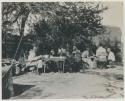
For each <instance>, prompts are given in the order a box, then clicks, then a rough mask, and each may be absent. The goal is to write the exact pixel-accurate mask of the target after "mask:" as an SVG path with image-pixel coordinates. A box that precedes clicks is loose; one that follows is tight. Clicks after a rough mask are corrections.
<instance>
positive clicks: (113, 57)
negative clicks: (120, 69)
mask: <svg viewBox="0 0 125 101" xmlns="http://www.w3.org/2000/svg"><path fill="white" fill-rule="evenodd" d="M108 60H112V61H115V55H114V53H113V52H111V51H110V52H109V54H108Z"/></svg>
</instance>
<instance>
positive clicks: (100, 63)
mask: <svg viewBox="0 0 125 101" xmlns="http://www.w3.org/2000/svg"><path fill="white" fill-rule="evenodd" d="M90 50H91V49H90V48H89V47H87V48H86V49H85V50H84V51H83V52H81V51H80V50H79V49H78V48H77V47H76V46H73V49H72V52H69V51H67V50H66V49H65V48H63V47H61V48H59V49H58V56H60V57H67V59H69V61H70V60H71V59H74V61H75V62H74V63H73V65H72V67H74V68H75V70H78V66H80V65H81V64H82V68H84V69H85V65H84V64H88V68H107V67H111V66H112V65H113V63H114V61H115V55H114V53H113V51H112V50H111V48H107V49H106V48H104V47H103V45H101V44H100V45H99V46H98V48H97V50H96V53H94V52H93V53H92V54H90ZM54 54H55V51H54V50H51V51H50V56H54ZM37 67H38V71H39V74H40V73H41V72H42V70H44V69H43V68H45V61H44V59H42V58H40V59H39V60H38V61H37ZM67 68H69V67H67ZM80 68H81V67H80ZM44 72H45V71H44Z"/></svg>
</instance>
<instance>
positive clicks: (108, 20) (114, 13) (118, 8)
mask: <svg viewBox="0 0 125 101" xmlns="http://www.w3.org/2000/svg"><path fill="white" fill-rule="evenodd" d="M103 5H104V6H107V7H108V8H109V9H108V10H106V11H105V12H104V13H103V14H102V17H103V20H102V23H103V24H104V25H111V26H117V27H120V28H121V31H123V3H122V2H104V3H103Z"/></svg>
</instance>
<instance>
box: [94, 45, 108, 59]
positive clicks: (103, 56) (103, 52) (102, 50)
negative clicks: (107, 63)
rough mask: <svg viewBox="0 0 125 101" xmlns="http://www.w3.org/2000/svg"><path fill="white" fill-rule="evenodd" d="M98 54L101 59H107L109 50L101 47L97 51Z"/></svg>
mask: <svg viewBox="0 0 125 101" xmlns="http://www.w3.org/2000/svg"><path fill="white" fill-rule="evenodd" d="M96 56H97V58H99V59H102V60H106V56H107V52H106V49H105V48H103V47H99V48H98V49H97V51H96Z"/></svg>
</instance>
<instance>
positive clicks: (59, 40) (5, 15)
mask: <svg viewBox="0 0 125 101" xmlns="http://www.w3.org/2000/svg"><path fill="white" fill-rule="evenodd" d="M106 9H107V7H103V6H102V4H100V3H92V2H86V3H85V2H50V3H48V2H41V3H39V2H37V3H32V2H30V3H29V2H27V3H24V2H9V3H6V2H4V3H2V26H3V31H2V34H3V36H4V35H5V34H6V33H7V32H5V31H7V28H9V27H7V28H6V27H5V25H8V23H9V25H8V26H12V25H13V24H14V23H17V24H18V27H19V35H20V37H21V36H22V35H24V30H25V27H26V24H28V23H29V24H30V23H31V22H28V18H29V15H30V14H33V15H35V14H36V15H37V14H39V15H40V18H41V19H42V20H39V21H38V22H35V23H34V24H33V25H34V26H33V29H32V30H31V31H29V35H28V36H32V35H33V36H34V37H25V38H24V39H23V40H27V41H28V40H32V42H33V43H34V44H36V45H37V46H38V47H39V48H40V47H42V49H45V48H46V49H48V50H50V49H51V48H54V49H57V48H58V47H60V46H62V45H63V46H65V47H66V46H72V45H77V46H78V47H79V48H80V49H81V50H83V49H82V48H83V47H86V45H90V44H92V42H91V39H92V37H93V36H95V35H97V34H102V33H103V31H105V29H104V27H103V25H102V24H101V20H102V17H101V16H100V14H101V13H103V12H104V11H105V10H106ZM36 19H37V18H36ZM31 20H32V17H31ZM13 30H14V29H13ZM33 43H32V44H33ZM39 51H41V49H40V50H39ZM43 51H46V50H43ZM39 54H40V53H39Z"/></svg>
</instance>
